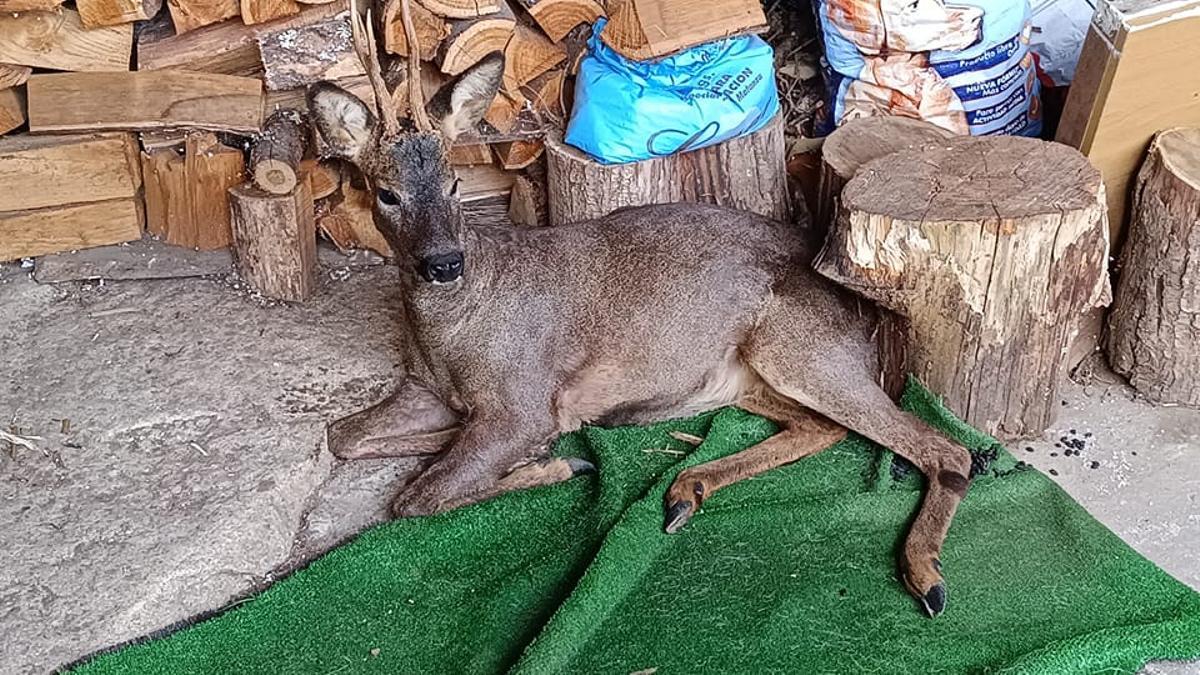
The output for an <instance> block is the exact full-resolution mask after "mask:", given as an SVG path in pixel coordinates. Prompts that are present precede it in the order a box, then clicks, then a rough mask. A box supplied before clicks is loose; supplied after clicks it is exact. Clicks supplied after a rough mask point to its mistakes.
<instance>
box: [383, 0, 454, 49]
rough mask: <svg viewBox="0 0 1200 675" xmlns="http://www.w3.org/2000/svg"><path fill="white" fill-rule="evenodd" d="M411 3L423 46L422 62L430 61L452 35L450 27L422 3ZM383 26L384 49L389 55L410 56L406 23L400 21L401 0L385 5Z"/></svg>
mask: <svg viewBox="0 0 1200 675" xmlns="http://www.w3.org/2000/svg"><path fill="white" fill-rule="evenodd" d="M409 1H410V3H411V4H410V5H409V10H410V14H411V15H412V21H413V26H414V27H415V28H416V30H417V42H419V43H420V45H421V60H422V61H429V60H431V59H432V58H433V57H434V56H435V55H436V54H437V51H438V47H439V46H440V45H441V43H442V40H444V39H445V38H446V36H447V35H449V34H450V25H449V24H448V23H446V20H445V19H444V18H442V17H440V16H438V15H437V14H434V13H433V12H431V11H429V10H428V9H426V8H425V6H424V5H422V4H421V3H419V2H413V1H412V0H409ZM383 26H384V28H383V48H384V49H385V50H387V52H388V53H389V54H399V55H400V56H408V55H409V48H408V38H407V37H406V36H405V34H404V23H403V22H402V21H401V20H400V0H388V2H387V4H386V5H384V10H383Z"/></svg>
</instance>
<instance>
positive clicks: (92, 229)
mask: <svg viewBox="0 0 1200 675" xmlns="http://www.w3.org/2000/svg"><path fill="white" fill-rule="evenodd" d="M141 205H142V201H141V200H140V199H111V200H108V201H103V202H92V203H90V204H72V205H70V206H57V207H51V208H46V209H35V210H32V211H5V212H0V260H16V259H18V258H26V257H30V256H38V255H45V254H47V253H58V252H61V251H73V250H75V249H81V248H91V247H93V246H105V245H108V244H119V243H121V242H126V241H134V240H136V239H140V238H141V236H142V212H141Z"/></svg>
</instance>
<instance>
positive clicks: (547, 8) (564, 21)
mask: <svg viewBox="0 0 1200 675" xmlns="http://www.w3.org/2000/svg"><path fill="white" fill-rule="evenodd" d="M521 4H522V5H524V6H525V9H526V10H528V11H529V16H531V17H533V20H534V21H536V22H537V25H539V26H541V27H542V30H543V31H545V32H546V35H548V36H549V37H550V39H551V40H553V41H554V42H559V41H560V40H562V39H563V38H564V37H566V36H567V33H570V32H571V29H573V28H574V27H576V26H578V25H579V24H581V23H593V22H595V21H596V19H598V18H600V17H602V16H604V9H603V8H601V7H600V3H598V2H596V1H595V0H521Z"/></svg>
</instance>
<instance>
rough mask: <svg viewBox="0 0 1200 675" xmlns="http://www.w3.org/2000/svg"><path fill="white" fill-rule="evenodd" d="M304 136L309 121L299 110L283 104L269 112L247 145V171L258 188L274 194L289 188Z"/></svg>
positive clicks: (304, 143) (293, 182) (296, 171)
mask: <svg viewBox="0 0 1200 675" xmlns="http://www.w3.org/2000/svg"><path fill="white" fill-rule="evenodd" d="M307 140H308V125H307V124H306V123H305V122H304V118H303V117H302V116H301V114H300V111H298V110H294V109H291V108H282V109H280V110H276V111H275V112H273V113H271V116H270V117H268V118H267V121H266V122H264V123H263V130H262V133H261V134H259V135H258V136H257V137H255V139H254V144H253V145H252V146H251V147H250V172H251V175H252V176H253V178H254V184H255V185H256V186H258V189H260V190H263V191H264V192H270V193H271V194H273V195H285V194H287V193H289V192H291V191H292V189H293V188H295V187H296V182H297V180H298V178H297V176H298V175H299V172H300V160H302V159H304V151H305V149H306V147H307V146H308V143H307Z"/></svg>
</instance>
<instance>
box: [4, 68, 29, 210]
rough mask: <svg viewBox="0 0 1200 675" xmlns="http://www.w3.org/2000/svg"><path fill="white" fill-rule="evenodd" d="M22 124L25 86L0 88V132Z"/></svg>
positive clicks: (23, 121)
mask: <svg viewBox="0 0 1200 675" xmlns="http://www.w3.org/2000/svg"><path fill="white" fill-rule="evenodd" d="M22 124H25V87H8V88H7V89H0V134H7V133H8V132H10V131H12V130H13V129H16V128H17V127H19V126H21V125H22ZM5 187H7V186H5ZM0 199H3V198H2V197H0Z"/></svg>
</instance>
